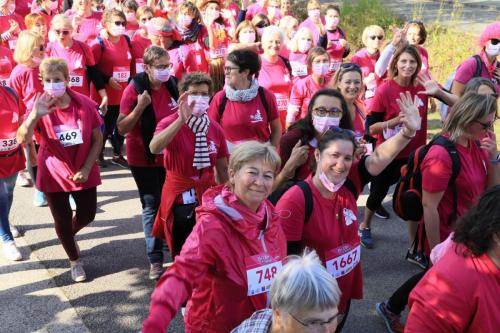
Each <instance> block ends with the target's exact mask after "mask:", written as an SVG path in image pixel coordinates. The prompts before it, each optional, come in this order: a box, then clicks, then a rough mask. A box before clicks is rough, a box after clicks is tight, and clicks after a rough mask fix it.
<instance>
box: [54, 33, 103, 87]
mask: <svg viewBox="0 0 500 333" xmlns="http://www.w3.org/2000/svg"><path fill="white" fill-rule="evenodd" d="M46 52H47V55H48V56H49V57H58V58H62V59H64V60H66V62H67V63H68V69H69V76H70V80H69V86H70V87H71V89H73V90H74V91H77V92H79V93H81V94H83V95H85V96H90V91H89V82H88V77H87V73H86V69H87V67H88V66H95V61H94V54H93V53H92V51H91V50H90V47H89V46H88V45H87V44H85V43H83V42H80V41H77V40H73V45H71V47H69V48H64V47H63V46H61V44H59V43H58V42H51V43H49V44H48V45H47V51H46Z"/></svg>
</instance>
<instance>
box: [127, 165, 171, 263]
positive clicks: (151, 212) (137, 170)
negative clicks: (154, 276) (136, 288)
mask: <svg viewBox="0 0 500 333" xmlns="http://www.w3.org/2000/svg"><path fill="white" fill-rule="evenodd" d="M130 171H132V176H133V177H134V180H135V183H136V184H137V188H138V190H139V197H140V199H141V204H142V227H143V229H144V237H145V239H146V253H147V255H148V259H149V262H150V263H152V264H153V263H163V240H162V239H160V238H156V237H153V236H152V235H151V232H152V231H153V223H154V221H155V217H156V212H157V211H158V207H160V199H161V190H162V187H163V183H164V182H165V169H164V168H163V167H135V166H130Z"/></svg>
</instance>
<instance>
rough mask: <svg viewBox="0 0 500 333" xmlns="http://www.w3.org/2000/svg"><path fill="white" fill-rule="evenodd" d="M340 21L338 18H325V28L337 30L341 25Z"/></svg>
mask: <svg viewBox="0 0 500 333" xmlns="http://www.w3.org/2000/svg"><path fill="white" fill-rule="evenodd" d="M339 22H340V19H339V18H338V17H325V28H326V29H327V30H335V29H337V26H338V25H339Z"/></svg>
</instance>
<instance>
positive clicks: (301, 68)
mask: <svg viewBox="0 0 500 333" xmlns="http://www.w3.org/2000/svg"><path fill="white" fill-rule="evenodd" d="M313 39H314V37H313V34H312V32H311V30H309V29H308V28H300V29H299V30H298V31H297V33H296V34H295V36H294V37H293V39H292V40H291V41H289V42H288V44H287V45H286V48H287V49H288V50H289V51H290V54H289V55H288V60H289V61H290V66H291V67H292V79H293V82H294V83H295V82H297V80H298V79H302V78H304V77H306V76H307V75H309V70H308V68H307V67H308V66H307V55H308V53H309V50H310V49H311V48H312V47H313Z"/></svg>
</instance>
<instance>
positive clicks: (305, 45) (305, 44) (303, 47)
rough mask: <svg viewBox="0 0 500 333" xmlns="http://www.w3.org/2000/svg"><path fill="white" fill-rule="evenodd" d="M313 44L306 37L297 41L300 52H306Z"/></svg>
mask: <svg viewBox="0 0 500 333" xmlns="http://www.w3.org/2000/svg"><path fill="white" fill-rule="evenodd" d="M311 46H312V42H311V41H309V40H305V39H300V40H299V41H298V43H297V48H298V50H299V52H301V53H306V52H307V51H309V49H310V48H311Z"/></svg>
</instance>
